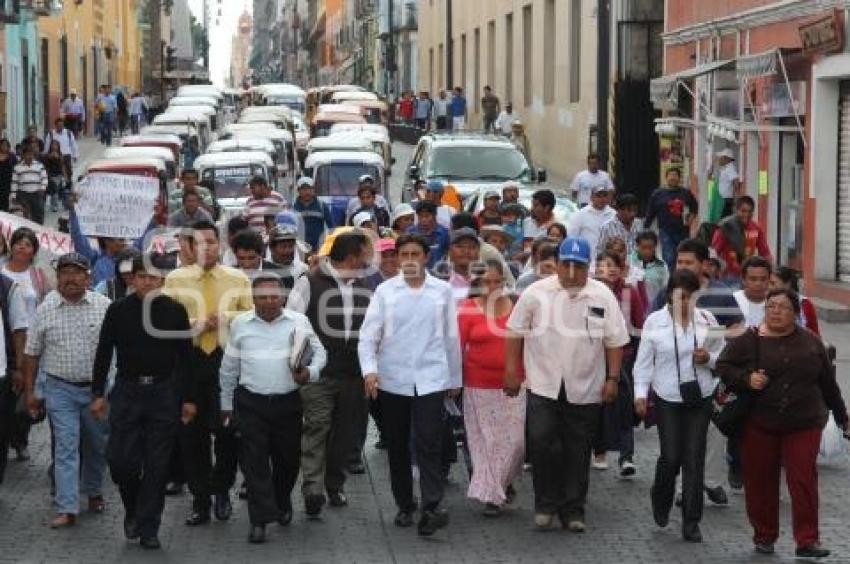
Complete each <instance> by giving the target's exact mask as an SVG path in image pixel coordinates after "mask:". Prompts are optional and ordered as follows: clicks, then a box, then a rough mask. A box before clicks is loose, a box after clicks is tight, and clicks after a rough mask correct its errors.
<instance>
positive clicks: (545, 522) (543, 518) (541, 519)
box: [534, 513, 554, 531]
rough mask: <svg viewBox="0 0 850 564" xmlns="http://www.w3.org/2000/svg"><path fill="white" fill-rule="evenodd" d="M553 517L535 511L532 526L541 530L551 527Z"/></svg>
mask: <svg viewBox="0 0 850 564" xmlns="http://www.w3.org/2000/svg"><path fill="white" fill-rule="evenodd" d="M553 519H554V517H553V516H552V515H551V514H549V513H537V514H536V515H535V516H534V526H535V527H537V529H538V530H541V531H545V530H547V529H551V528H552V520H553Z"/></svg>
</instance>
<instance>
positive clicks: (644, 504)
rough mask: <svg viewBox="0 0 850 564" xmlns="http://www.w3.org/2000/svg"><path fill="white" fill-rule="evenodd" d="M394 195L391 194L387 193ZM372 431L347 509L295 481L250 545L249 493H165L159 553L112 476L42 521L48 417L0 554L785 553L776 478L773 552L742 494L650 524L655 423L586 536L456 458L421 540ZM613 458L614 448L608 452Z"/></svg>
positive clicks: (825, 487) (593, 500)
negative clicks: (225, 498)
mask: <svg viewBox="0 0 850 564" xmlns="http://www.w3.org/2000/svg"><path fill="white" fill-rule="evenodd" d="M404 150H405V148H402V147H397V148H396V151H397V153H396V156H397V159H398V165H397V168H398V169H399V171H398V172H396V174H395V175H393V178H392V182H393V184H394V188H395V189H396V190H397V183H398V182H399V181H400V180H401V171H403V168H404V167H405V166H406V162H407V156H406V155H404ZM393 201H397V199H395V198H394V199H393ZM849 327H850V326H847V325H832V324H824V327H823V332H824V335H825V336H826V337H827V338H828V339H829V340H830V341H832V342H834V343H836V345H837V346H838V350H839V364H838V373H839V379H840V381H841V384H842V388H843V390H844V392H845V397H847V394H848V390H850V330H848V328H849ZM374 439H375V437H374V436H371V437H370V439H369V441H368V445H369V446H368V448H367V452H366V464H367V473H366V474H365V475H362V476H352V477H350V479H349V482H348V484H347V486H346V491H347V493H348V494H349V500H350V506H349V507H347V508H341V509H334V508H326V509H325V511H324V513H323V519H322V520H321V521H308V520H307V519H306V518H305V517H304V513H303V504H302V502H301V499H300V495H298V491H299V489H298V487H296V489H295V492H294V494H293V501H294V505H295V509H296V515H295V518H294V520H293V522H292V524H291V525H290V526H289V527H287V528H283V527H279V526H277V525H270V526H269V533H270V534H269V541H268V542H267V543H266V544H265V545H259V546H258V545H249V544H248V543H247V535H248V525H249V524H248V521H247V508H246V506H245V504H244V502H241V501H236V500H235V492H234V495H233V498H234V514H233V517H232V518H231V520H230V522H227V523H220V522H214V523H212V524H211V525H209V526H205V527H200V528H188V527H186V526H185V525H184V524H183V519H184V517H185V516H186V514H187V512H188V511H189V510H190V497H189V496H188V495H183V496H180V497H176V498H169V499H168V500H167V503H166V510H165V514H164V516H163V522H162V529H161V532H160V538H161V540H162V542H163V548H164V550H163V551H161V552H159V553H156V554H150V553H147V552H144V551H142V550H141V549H140V548H139V547H138V546H137V545H135V544H132V543H128V542H126V541H125V540H124V538H123V532H122V519H123V512H122V509H121V505H120V500H119V498H118V495H117V492H116V490H115V488H114V487H113V486H112V484H111V483H108V482H109V480H108V475H107V486H106V488H105V494H106V498H107V509H106V512H105V513H104V514H101V515H93V514H87V513H82V514H81V518H80V519H79V521H78V525H77V526H76V527H74V528H71V529H67V530H62V531H53V530H51V529H49V528H48V527H47V523H48V522H49V519H50V517H51V514H52V508H51V498H50V491H49V483H48V479H47V474H46V470H47V466H48V463H49V436H48V433H47V428H46V425H44V424H42V425H38V426H37V427H35V428H34V429H33V433H32V446H31V454H32V459H31V460H30V461H28V462H15V461H10V463H9V468H8V470H7V474H6V481H5V483H4V484H3V485H2V486H0V562H23V563H37V562H43V563H59V562H94V561H100V562H119V561H120V562H132V563H135V562H152V561H155V560H156V561H157V562H160V563H163V564H164V563H171V562H174V563H177V562H181V563H182V562H204V563H207V564H212V563H217V562H223V563H224V562H226V563H228V564H232V563H234V562H253V563H262V562H280V561H282V560H283V561H287V562H296V563H337V562H339V563H349V562H350V563H361V562H362V563H373V562H400V563H423V564H424V563H429V564H430V563H437V562H446V563H455V562H470V563H471V562H476V563H478V562H481V563H485V562H486V563H515V562H516V563H520V562H534V563H544V562H553V563H556V562H571V563H572V562H576V563H581V562H588V563H600V562H625V563H651V564H661V563H687V564H697V563H719V562H791V561H793V558H792V556H793V540H792V538H791V536H790V521H791V516H790V504H789V500H788V494H787V492H786V491H785V489H784V487H783V501H782V517H781V519H782V520H781V528H782V537H781V539H780V541H779V543H778V544H777V552H778V555H777V556H776V557H773V558H768V557H756V556H754V555H753V554H752V545H751V541H750V535H751V531H750V528H749V526H748V524H747V521H746V517H745V515H744V513H743V496H742V495H737V494H735V495H731V503H730V505H729V506H728V507H714V506H710V505H708V506H707V507H706V511H705V517H704V520H703V524H702V530H703V533H704V536H705V542H704V543H703V544H701V545H693V544H686V543H684V542H682V541H681V539H680V535H679V527H680V525H681V521H680V518H679V515H678V514H677V513H676V510H674V513H673V516H672V519H671V523H670V525H669V527H668V528H667V529H665V530H661V529H659V528H658V527H656V526H655V525H654V524H653V522H652V517H651V513H650V507H649V487H650V484H651V481H652V469H653V467H654V461H655V458H656V456H657V454H658V445H657V436H656V432H655V431H654V430H638V431H637V433H636V459H635V462H636V464H637V466H638V474H637V476H636V477H635V478H634V479H633V480H631V481H623V480H620V479H618V477H617V476H616V472H615V471H614V470H613V469H611V470H608V471H606V472H599V471H593V470H592V471H591V472H592V474H591V486H590V494H589V499H588V508H587V525H588V531H587V533H585V534H583V535H576V534H573V533H568V532H566V531H563V530H561V529H554V530H552V531H550V532H545V533H541V532H537V531H535V530H534V527H533V516H534V515H533V504H532V501H533V496H532V489H531V476H530V474H528V473H526V474H524V475H523V476H522V477H521V479H520V480H519V482H518V483H517V489H518V492H519V495H518V497H517V501H516V503H515V505H514V507H512V508H510V509H508V510H506V511H505V513H504V514H503V515H502V516H501V517H500V518H497V519H488V518H485V517H483V516H482V515H481V512H480V510H481V507H480V506H479V505H478V504H477V503H475V502H472V501H471V500H468V499H466V496H465V492H466V487H467V479H466V473H465V468H464V467H463V466H462V465H461V464H456V465H455V466H454V468H453V470H452V476H451V479H452V484H451V485H450V486H449V487H448V489H447V492H446V500H445V505H446V507H447V508H448V509H449V511H450V513H451V522H450V524H449V527H448V528H447V529H446V530H443V531H439V532H438V533H437V534H436V535H435V536H434V537H432V538H430V539H420V538H418V537H417V535H416V532H415V529H399V528H397V527H395V526H394V525H393V523H392V520H393V517H394V515H395V507H394V504H393V501H392V496H391V494H390V489H389V478H388V476H389V471H388V466H387V460H386V454H385V453H384V452H382V451H376V450H375V449H374V448H373V447H372V445H373V444H374ZM609 458H610V459H614V458H616V457H615V456H612V457H609ZM848 476H850V463H848V462H847V461H845V462H843V463H840V464H838V465H835V466H830V467H821V468H820V490H821V508H820V514H821V535H822V541H823V544H824V545H825V546H827V547H829V548H831V549H832V550H833V555H834V557H832V558H830V559H827V560H825V561H826V562H843V563H847V562H850V535H848V528H847V522H848V520H850V487H848Z"/></svg>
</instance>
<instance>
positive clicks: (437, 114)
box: [434, 90, 452, 131]
mask: <svg viewBox="0 0 850 564" xmlns="http://www.w3.org/2000/svg"><path fill="white" fill-rule="evenodd" d="M437 96H438V97H437V99H436V100H434V120H435V122H436V126H437V130H438V131H445V130H446V129H448V128H449V105H450V104H451V103H452V101H451V100H450V99H449V98H447V97H446V91H445V90H440V93H439V94H438V95H437Z"/></svg>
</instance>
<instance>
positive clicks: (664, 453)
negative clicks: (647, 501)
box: [650, 398, 712, 527]
mask: <svg viewBox="0 0 850 564" xmlns="http://www.w3.org/2000/svg"><path fill="white" fill-rule="evenodd" d="M657 411H658V440H659V442H660V443H661V453H660V454H659V456H658V462H656V464H655V481H654V482H653V484H652V489H651V490H650V496H651V500H652V505H653V507H654V508H656V509H657V510H659V511H661V512H663V513H664V514H669V512H670V509H671V508H672V507H673V499H674V497H675V494H676V476H677V475H678V474H679V471H680V470H681V472H682V526H683V527H688V526H692V525H695V524H697V523H699V522H700V520H701V519H702V507H703V484H704V481H705V443H706V434H707V433H708V425H709V422H710V421H711V412H712V402H711V399H710V398H709V399H707V400H704V401H703V402H702V404H701V405H699V406H696V407H689V406H686V405H684V404H681V403H673V402H668V401H664V400H662V399H661V398H658V405H657Z"/></svg>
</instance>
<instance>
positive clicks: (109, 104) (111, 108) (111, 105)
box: [97, 94, 118, 114]
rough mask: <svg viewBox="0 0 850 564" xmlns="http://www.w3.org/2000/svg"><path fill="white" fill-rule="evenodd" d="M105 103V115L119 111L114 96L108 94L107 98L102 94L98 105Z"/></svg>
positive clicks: (98, 99)
mask: <svg viewBox="0 0 850 564" xmlns="http://www.w3.org/2000/svg"><path fill="white" fill-rule="evenodd" d="M101 102H103V113H106V114H114V113H115V111H116V110H117V109H118V101H117V100H116V99H115V96H114V95H113V94H107V95H106V96H104V95H102V94H100V95H98V97H97V103H98V104H99V103H101Z"/></svg>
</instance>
